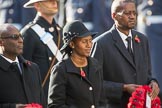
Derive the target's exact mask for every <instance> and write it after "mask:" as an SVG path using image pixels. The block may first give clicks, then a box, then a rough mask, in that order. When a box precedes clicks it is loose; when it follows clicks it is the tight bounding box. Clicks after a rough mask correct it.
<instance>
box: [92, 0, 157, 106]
mask: <svg viewBox="0 0 162 108" xmlns="http://www.w3.org/2000/svg"><path fill="white" fill-rule="evenodd" d="M111 9H112V10H111V12H112V18H113V20H114V22H115V24H114V26H113V27H112V28H111V29H110V30H109V31H107V32H105V33H103V34H102V35H101V36H99V37H97V38H96V39H95V40H94V42H96V43H95V44H94V47H93V52H92V56H94V57H95V58H96V59H98V60H99V62H100V63H101V65H102V67H103V76H104V80H105V83H104V86H105V91H106V98H107V104H108V108H109V107H110V108H126V107H127V103H128V99H129V97H130V95H131V93H132V92H133V91H135V89H136V88H137V87H139V86H140V85H145V84H148V85H149V86H150V87H152V89H153V91H154V92H151V94H150V97H151V98H155V97H156V96H157V95H158V93H159V87H158V84H157V82H156V80H155V79H153V78H152V76H151V63H150V55H149V46H148V40H147V38H146V37H145V36H144V35H143V34H141V33H139V32H137V31H135V30H133V28H134V26H135V25H136V15H137V14H136V6H135V2H134V1H132V0H114V2H113V4H112V7H111ZM128 37H129V38H128ZM127 38H128V39H130V41H127ZM128 42H129V43H128Z"/></svg>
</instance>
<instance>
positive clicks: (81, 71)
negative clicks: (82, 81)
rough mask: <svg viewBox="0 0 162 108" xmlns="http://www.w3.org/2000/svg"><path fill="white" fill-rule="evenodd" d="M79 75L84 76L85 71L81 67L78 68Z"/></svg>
mask: <svg viewBox="0 0 162 108" xmlns="http://www.w3.org/2000/svg"><path fill="white" fill-rule="evenodd" d="M80 75H81V76H82V77H85V76H86V74H85V72H84V71H83V69H82V68H80Z"/></svg>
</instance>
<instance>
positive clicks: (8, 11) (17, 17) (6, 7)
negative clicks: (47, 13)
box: [0, 0, 36, 29]
mask: <svg viewBox="0 0 162 108" xmlns="http://www.w3.org/2000/svg"><path fill="white" fill-rule="evenodd" d="M26 1H27V0H0V19H1V20H0V24H3V23H13V24H14V26H16V27H17V28H18V29H20V28H21V27H23V26H24V25H25V24H27V23H28V22H29V21H31V19H33V18H34V16H35V14H36V12H35V10H34V9H25V8H23V4H24V3H25V2H26Z"/></svg>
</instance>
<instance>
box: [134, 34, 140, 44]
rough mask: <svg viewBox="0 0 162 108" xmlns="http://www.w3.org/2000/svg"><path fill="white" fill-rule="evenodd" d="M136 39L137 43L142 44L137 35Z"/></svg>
mask: <svg viewBox="0 0 162 108" xmlns="http://www.w3.org/2000/svg"><path fill="white" fill-rule="evenodd" d="M134 39H135V41H136V42H137V43H140V42H141V41H140V38H139V37H138V36H137V35H136V36H135V38H134Z"/></svg>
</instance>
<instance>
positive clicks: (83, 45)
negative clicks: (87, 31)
mask: <svg viewBox="0 0 162 108" xmlns="http://www.w3.org/2000/svg"><path fill="white" fill-rule="evenodd" d="M70 46H71V48H72V53H73V54H77V55H78V56H80V57H88V56H89V54H90V51H91V48H92V36H86V37H77V38H74V39H73V40H72V41H71V42H70Z"/></svg>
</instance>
